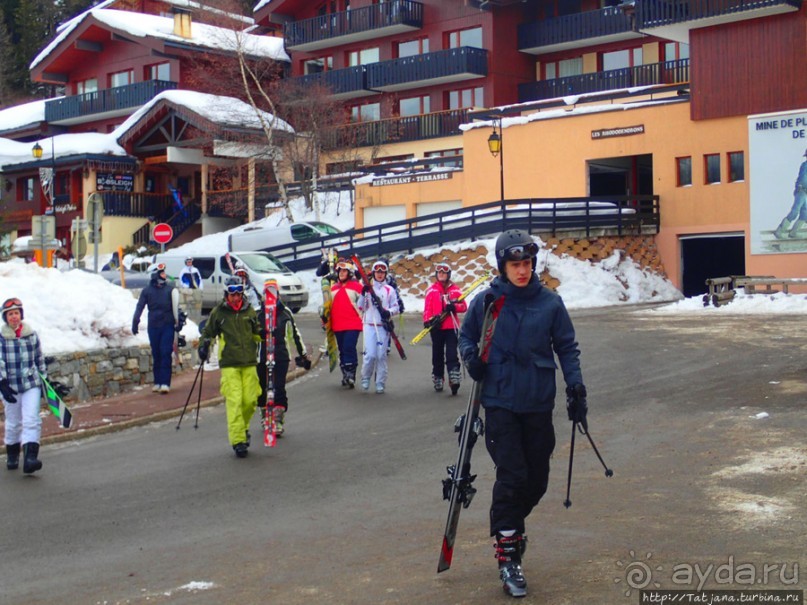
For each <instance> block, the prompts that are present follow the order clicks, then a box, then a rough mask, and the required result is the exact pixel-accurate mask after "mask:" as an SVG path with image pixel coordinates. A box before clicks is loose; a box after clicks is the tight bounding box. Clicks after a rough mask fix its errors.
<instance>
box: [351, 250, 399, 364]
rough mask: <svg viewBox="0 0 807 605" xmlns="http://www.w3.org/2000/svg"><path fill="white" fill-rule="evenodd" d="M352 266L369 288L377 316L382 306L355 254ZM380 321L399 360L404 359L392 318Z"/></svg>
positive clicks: (352, 258)
mask: <svg viewBox="0 0 807 605" xmlns="http://www.w3.org/2000/svg"><path fill="white" fill-rule="evenodd" d="M351 260H352V261H353V264H354V265H355V266H356V271H358V273H359V277H361V281H362V283H363V284H364V285H365V286H367V287H368V288H370V298H371V300H372V301H373V305H374V306H375V308H376V309H378V312H379V314H380V313H381V312H382V310H384V305H382V304H381V300H380V299H379V298H378V294H376V293H375V291H374V290H373V282H372V281H370V277H369V276H368V275H367V272H366V271H365V270H364V267H363V266H362V264H361V260H359V257H358V256H356V255H355V254H354V255H353V256H352V257H351ZM381 321H382V322H383V323H384V328H385V329H386V330H387V333H388V334H389V335H390V338H392V342H393V344H394V345H395V348H396V349H397V350H398V355H400V356H401V359H406V352H405V351H404V348H403V345H401V341H400V340H398V335H397V334H396V333H395V323H394V322H393V321H392V318H391V317H390V318H389V319H386V320H385V319H384V318H383V317H382V318H381Z"/></svg>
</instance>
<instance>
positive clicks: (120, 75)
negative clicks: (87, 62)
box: [109, 69, 134, 88]
mask: <svg viewBox="0 0 807 605" xmlns="http://www.w3.org/2000/svg"><path fill="white" fill-rule="evenodd" d="M133 82H134V70H132V69H127V70H126V71H119V72H117V73H114V74H109V87H110V88H115V87H117V86H126V85H127V84H132V83H133Z"/></svg>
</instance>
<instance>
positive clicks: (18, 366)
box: [0, 324, 47, 393]
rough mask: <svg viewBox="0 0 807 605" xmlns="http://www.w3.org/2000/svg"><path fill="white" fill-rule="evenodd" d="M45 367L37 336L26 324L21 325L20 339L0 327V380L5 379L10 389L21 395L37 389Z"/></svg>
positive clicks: (6, 327)
mask: <svg viewBox="0 0 807 605" xmlns="http://www.w3.org/2000/svg"><path fill="white" fill-rule="evenodd" d="M37 370H39V372H42V373H43V374H45V373H46V372H47V367H46V366H45V359H44V357H43V356H42V345H41V344H40V342H39V336H37V334H36V332H34V331H33V330H32V329H31V328H30V327H29V326H28V325H27V324H22V332H20V337H19V338H17V335H16V334H15V333H14V330H12V329H11V328H10V327H8V325H6V324H3V326H2V327H0V380H2V379H3V378H7V379H8V382H9V384H10V385H11V388H12V389H14V390H15V391H17V392H18V393H22V392H24V391H27V390H29V389H33V388H39V387H40V386H41V385H42V379H41V378H40V377H39V373H38V372H37Z"/></svg>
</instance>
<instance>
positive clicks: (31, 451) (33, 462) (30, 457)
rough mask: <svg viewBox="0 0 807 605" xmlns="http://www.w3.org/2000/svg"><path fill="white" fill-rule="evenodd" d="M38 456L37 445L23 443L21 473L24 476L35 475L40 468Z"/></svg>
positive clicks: (40, 463) (40, 462)
mask: <svg viewBox="0 0 807 605" xmlns="http://www.w3.org/2000/svg"><path fill="white" fill-rule="evenodd" d="M37 456H39V444H38V443H25V444H23V446H22V472H23V473H26V474H29V475H30V474H31V473H35V472H36V471H38V470H39V469H41V468H42V461H41V460H39V459H38V458H37Z"/></svg>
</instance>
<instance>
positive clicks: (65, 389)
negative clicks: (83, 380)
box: [50, 380, 70, 399]
mask: <svg viewBox="0 0 807 605" xmlns="http://www.w3.org/2000/svg"><path fill="white" fill-rule="evenodd" d="M50 386H51V387H53V390H54V391H56V394H57V395H58V396H59V399H64V398H65V397H67V396H68V395H69V394H70V387H69V386H67V385H66V384H64V383H63V382H59V381H58V380H54V381H53V382H51V383H50Z"/></svg>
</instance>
